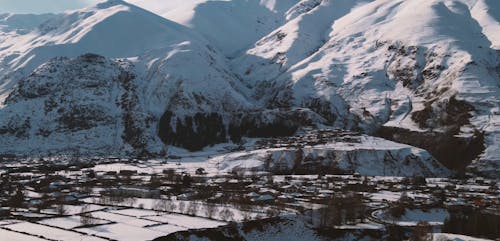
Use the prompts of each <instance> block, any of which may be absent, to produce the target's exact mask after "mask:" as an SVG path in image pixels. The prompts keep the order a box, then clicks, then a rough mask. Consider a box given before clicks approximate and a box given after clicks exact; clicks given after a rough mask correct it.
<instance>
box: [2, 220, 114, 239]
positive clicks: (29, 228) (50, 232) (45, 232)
mask: <svg viewBox="0 0 500 241" xmlns="http://www.w3.org/2000/svg"><path fill="white" fill-rule="evenodd" d="M5 227H7V228H9V229H11V230H14V231H19V232H29V233H30V234H33V235H37V236H42V237H46V238H49V239H53V240H81V241H104V240H105V239H102V238H98V237H92V236H87V235H84V234H80V233H77V232H72V231H67V230H63V229H59V228H52V227H48V226H45V225H41V224H34V223H28V222H21V223H16V224H12V225H6V226H5Z"/></svg>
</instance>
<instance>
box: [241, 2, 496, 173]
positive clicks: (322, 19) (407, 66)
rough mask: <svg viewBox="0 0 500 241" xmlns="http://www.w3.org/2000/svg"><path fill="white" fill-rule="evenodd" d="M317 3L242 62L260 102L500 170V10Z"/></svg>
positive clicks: (453, 161)
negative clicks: (300, 109) (299, 109)
mask: <svg viewBox="0 0 500 241" xmlns="http://www.w3.org/2000/svg"><path fill="white" fill-rule="evenodd" d="M309 2H310V1H304V2H302V3H301V4H299V5H298V6H297V7H300V6H303V9H304V10H302V12H304V13H303V14H302V15H300V16H298V17H296V18H295V19H293V20H292V21H290V22H288V23H287V24H285V25H283V26H282V27H280V28H278V29H277V30H275V31H274V32H272V33H270V34H269V35H268V36H266V37H264V38H262V39H261V40H259V41H258V42H257V43H256V44H255V46H254V47H253V48H251V49H249V50H248V51H247V52H246V53H245V54H244V55H241V56H240V57H238V58H236V59H235V60H233V66H234V69H235V71H236V72H237V73H238V74H239V76H241V77H242V78H243V80H244V82H245V83H250V85H253V86H255V89H256V90H257V91H255V93H256V95H255V98H257V99H258V100H260V102H261V103H263V104H264V105H266V106H276V105H280V106H282V107H286V106H301V107H305V108H310V109H312V110H314V111H315V112H317V113H318V114H320V115H322V116H323V117H325V118H327V119H328V120H329V121H331V123H332V124H334V125H336V126H339V127H342V128H356V129H361V130H363V131H364V132H367V133H374V132H377V131H378V132H379V134H381V135H382V136H384V137H386V138H389V139H393V140H396V141H399V142H405V143H408V144H412V145H417V146H421V147H423V148H427V149H429V148H431V149H432V151H433V154H435V155H436V156H438V159H443V161H444V162H446V164H447V165H448V166H449V167H454V168H463V167H465V166H467V165H469V164H470V163H471V162H472V161H475V165H479V166H481V167H482V169H483V170H486V169H488V170H489V171H490V172H491V173H494V172H495V170H498V163H499V160H500V158H499V157H498V153H499V152H498V149H497V148H498V146H500V144H499V143H498V135H499V134H498V131H499V129H498V114H499V113H498V106H499V99H498V96H499V86H498V83H499V82H500V78H499V72H498V66H499V64H500V63H499V56H500V55H499V50H498V44H499V42H498V38H497V34H494V33H493V28H495V29H497V28H498V26H499V24H498V20H497V19H495V18H496V17H495V16H498V15H499V13H498V11H497V9H498V6H497V5H498V3H496V2H492V1H440V0H434V1H425V2H421V1H383V0H382V1H380V0H378V1H368V2H366V1H364V2H361V1H360V2H356V1H341V0H339V1H315V2H314V3H309ZM306 3H309V4H306ZM495 11H496V12H495ZM325 12H326V13H325ZM417 20H418V21H417ZM307 26H314V27H307ZM429 141H430V142H429ZM447 142H448V143H453V144H451V145H447V144H444V143H447ZM483 142H484V144H483ZM433 146H438V147H437V148H433ZM483 146H485V147H483ZM457 148H458V149H459V150H458V153H456V155H455V154H454V152H456V151H457V150H456V149H457ZM484 148H486V150H485V151H484V152H483V150H484ZM460 150H463V152H461V151H460ZM481 153H483V154H481ZM478 156H479V160H478V159H477V157H478ZM485 166H488V168H485Z"/></svg>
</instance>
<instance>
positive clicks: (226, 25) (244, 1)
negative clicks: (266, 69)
mask: <svg viewBox="0 0 500 241" xmlns="http://www.w3.org/2000/svg"><path fill="white" fill-rule="evenodd" d="M128 2H130V3H133V4H137V5H138V6H140V7H143V8H145V9H148V10H150V11H152V12H154V13H156V14H158V15H160V16H163V17H165V18H167V19H170V20H172V21H175V22H177V23H179V24H182V25H185V26H187V27H189V28H191V29H193V30H195V31H196V32H198V33H200V34H202V35H203V36H205V37H206V38H207V39H208V40H210V42H211V43H212V44H213V45H214V46H215V47H217V48H218V49H220V50H221V51H222V52H223V53H224V54H225V55H226V56H230V57H233V56H235V55H236V54H237V53H238V52H239V51H242V50H244V49H245V48H247V47H249V46H251V45H252V44H253V43H255V41H257V40H258V39H259V38H261V37H263V36H265V35H266V34H267V33H269V32H271V31H272V30H274V29H275V28H277V27H279V26H280V25H282V24H284V23H285V22H286V16H285V12H286V11H287V10H288V9H289V8H290V7H291V6H293V5H294V4H295V3H297V2H298V0H229V1H212V0H187V1H186V0H182V1H179V0H174V1H171V0H169V1H163V0H148V1H142V0H128Z"/></svg>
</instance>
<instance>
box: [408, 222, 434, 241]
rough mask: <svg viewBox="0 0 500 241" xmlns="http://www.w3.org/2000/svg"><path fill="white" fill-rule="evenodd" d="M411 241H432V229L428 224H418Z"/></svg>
mask: <svg viewBox="0 0 500 241" xmlns="http://www.w3.org/2000/svg"><path fill="white" fill-rule="evenodd" d="M410 240H411V241H432V227H431V225H429V223H428V222H418V224H417V226H416V227H415V230H414V231H413V236H412V237H411V239H410Z"/></svg>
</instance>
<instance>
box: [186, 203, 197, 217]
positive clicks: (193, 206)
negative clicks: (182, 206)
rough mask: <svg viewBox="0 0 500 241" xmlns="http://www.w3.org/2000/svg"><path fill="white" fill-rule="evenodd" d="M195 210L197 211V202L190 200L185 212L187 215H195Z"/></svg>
mask: <svg viewBox="0 0 500 241" xmlns="http://www.w3.org/2000/svg"><path fill="white" fill-rule="evenodd" d="M197 212H198V203H195V202H190V203H189V206H188V208H187V213H188V214H189V215H192V216H195V215H196V213H197Z"/></svg>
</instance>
